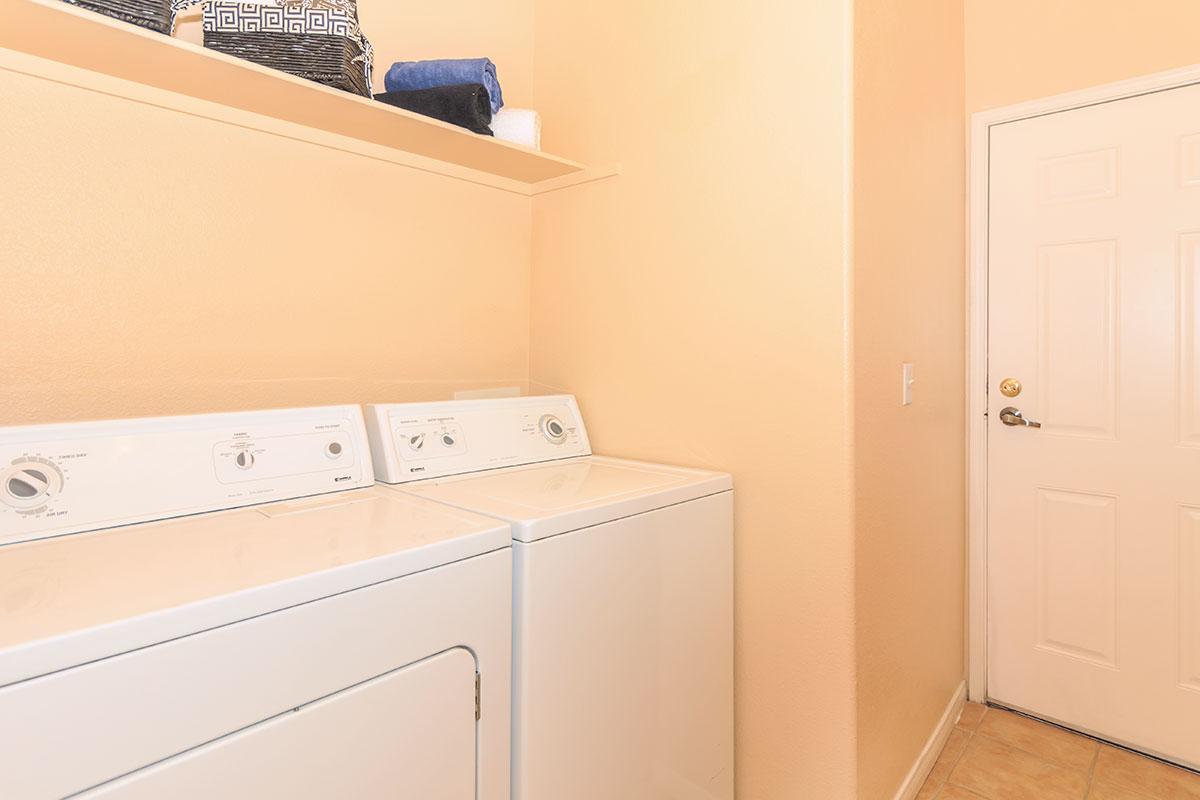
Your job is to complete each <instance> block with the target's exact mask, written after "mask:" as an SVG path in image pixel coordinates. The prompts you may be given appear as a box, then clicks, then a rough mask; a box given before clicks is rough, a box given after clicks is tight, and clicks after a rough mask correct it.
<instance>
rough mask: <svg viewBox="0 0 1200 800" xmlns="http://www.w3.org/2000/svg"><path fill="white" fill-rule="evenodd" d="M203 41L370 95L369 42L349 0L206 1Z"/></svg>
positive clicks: (268, 64) (290, 71)
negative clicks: (359, 25) (360, 27)
mask: <svg viewBox="0 0 1200 800" xmlns="http://www.w3.org/2000/svg"><path fill="white" fill-rule="evenodd" d="M204 46H205V47H209V48H212V49H213V50H217V51H219V52H222V53H226V54H228V55H231V56H237V57H238V58H244V59H246V60H248V61H253V62H254V63H256V64H262V65H263V66H264V67H270V68H272V69H277V70H280V71H282V72H286V73H288V74H291V75H295V76H297V77H300V78H307V79H308V80H311V81H316V82H317V83H323V84H325V85H326V86H332V87H334V88H335V89H342V90H343V91H347V92H354V93H355V94H360V95H363V96H364V97H370V96H371V56H372V53H371V43H370V42H369V41H367V38H366V37H365V36H363V33H362V31H361V30H360V29H359V27H358V13H357V9H356V8H355V5H354V3H353V2H351V0H270V2H230V1H229V0H205V2H204Z"/></svg>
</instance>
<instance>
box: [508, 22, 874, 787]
mask: <svg viewBox="0 0 1200 800" xmlns="http://www.w3.org/2000/svg"><path fill="white" fill-rule="evenodd" d="M535 19H536V25H537V32H536V37H535V39H536V45H537V50H536V58H535V63H534V67H535V92H534V94H535V101H536V105H537V107H538V108H539V110H540V111H541V112H542V113H543V115H544V119H545V128H544V131H545V134H544V136H545V145H546V147H547V148H548V149H550V150H552V151H556V152H566V153H570V154H571V155H572V156H573V157H576V158H579V159H581V160H583V161H585V162H586V163H592V164H596V165H604V164H610V163H619V164H620V166H621V174H620V176H619V177H616V178H611V179H607V180H603V181H599V182H596V183H593V184H589V185H586V186H582V187H577V188H574V189H570V190H565V191H559V192H555V193H551V194H546V195H541V196H539V197H537V198H536V199H535V201H534V245H533V254H534V261H533V302H532V311H533V321H532V351H531V352H532V360H531V381H532V384H533V389H534V390H543V391H569V392H575V393H577V394H578V396H579V398H580V400H581V402H582V404H583V411H584V414H585V415H586V416H587V419H588V430H589V433H590V434H591V436H592V440H593V444H594V446H595V447H596V449H597V450H598V451H599V452H603V453H611V454H620V455H624V456H631V457H635V458H646V459H653V460H660V461H666V462H674V463H682V464H689V465H696V466H702V467H713V468H717V469H722V470H728V471H730V472H732V473H733V476H734V485H735V487H736V499H735V506H736V579H737V590H736V602H737V610H736V618H737V631H736V646H737V663H736V675H737V788H738V797H739V798H740V800H780V799H781V798H830V800H843V799H844V798H851V797H853V796H854V789H853V785H854V778H855V770H854V718H855V715H854V659H853V620H852V611H853V609H852V600H853V588H852V577H853V564H852V560H851V558H852V539H851V528H850V526H851V520H850V500H851V497H850V463H849V442H850V421H849V402H850V397H849V373H848V362H847V355H848V354H847V307H846V301H847V292H848V289H849V274H848V269H847V248H846V241H845V235H846V225H845V220H844V202H845V200H846V193H845V188H844V180H845V177H846V174H847V173H846V161H847V155H848V154H847V152H846V150H847V141H848V140H847V134H848V130H847V124H846V117H847V111H848V108H847V105H848V100H847V97H848V94H847V92H848V88H849V86H848V69H847V68H848V64H847V63H846V59H847V56H848V50H847V47H846V44H847V41H848V36H849V27H848V25H849V23H848V16H847V8H846V7H845V4H843V3H790V4H787V3H777V2H768V1H767V0H752V1H751V2H748V3H742V4H734V3H689V4H683V3H678V2H672V3H648V2H645V0H614V1H613V2H609V3H603V4H592V3H563V2H559V0H541V1H540V2H539V3H538V5H537V9H536V17H535Z"/></svg>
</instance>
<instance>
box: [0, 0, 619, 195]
mask: <svg viewBox="0 0 1200 800" xmlns="http://www.w3.org/2000/svg"><path fill="white" fill-rule="evenodd" d="M0 47H2V48H6V49H8V50H14V51H18V52H21V53H26V54H28V55H31V56H35V57H37V58H41V59H46V60H48V61H53V62H57V63H60V64H66V65H68V66H71V67H76V68H79V69H83V70H88V71H90V72H94V73H98V74H100V75H106V76H111V77H113V78H118V79H121V80H124V81H130V82H133V83H137V84H141V85H143V86H148V87H151V88H153V89H160V90H164V91H167V92H172V93H175V94H178V95H182V96H184V97H188V98H195V99H197V100H203V101H206V102H208V103H214V104H217V105H219V106H225V107H228V108H232V109H238V110H240V111H245V112H250V113H252V114H256V115H262V116H265V117H267V118H270V119H273V120H279V121H283V122H288V123H294V124H297V125H302V126H305V127H307V128H312V129H315V130H317V131H321V132H325V133H329V134H334V135H336V136H339V137H347V138H348V139H350V140H356V141H358V142H361V143H364V144H366V145H368V146H373V147H371V149H372V150H374V149H375V148H378V147H382V148H386V149H387V150H388V151H393V152H394V153H396V154H397V155H405V154H407V155H409V156H417V157H419V158H420V159H422V160H424V159H431V160H432V161H433V162H438V163H441V164H445V165H448V166H449V167H450V169H448V170H445V171H446V172H447V174H452V175H454V174H456V170H457V171H458V172H459V173H461V174H460V177H473V178H475V179H476V180H479V179H480V178H482V179H483V180H482V182H492V181H489V180H488V176H491V177H493V178H495V179H496V180H495V181H494V183H495V184H496V185H497V186H500V187H501V188H506V189H509V190H517V191H522V190H523V193H530V194H533V193H537V192H538V191H539V188H538V184H541V183H543V182H548V183H546V184H544V185H546V186H547V187H555V188H558V187H560V186H563V185H569V184H571V183H574V182H575V181H576V180H579V181H587V180H589V179H594V176H595V175H596V173H595V172H594V171H592V170H587V169H586V168H585V167H584V166H583V165H582V164H577V163H575V162H573V161H569V160H567V159H565V158H559V157H558V156H553V155H550V154H548V153H542V152H539V151H536V150H533V149H530V148H527V147H521V146H519V145H514V144H510V143H508V142H502V141H498V140H496V139H493V138H491V137H489V136H480V135H478V134H474V133H471V132H470V131H467V130H464V129H462V128H459V127H456V126H454V125H450V124H447V123H444V122H441V121H439V120H435V119H432V118H430V117H425V116H422V115H420V114H414V113H411V112H408V111H404V110H403V109H399V108H395V107H393V106H389V105H386V104H384V103H380V102H377V101H374V100H370V99H367V98H364V97H359V96H357V95H353V94H349V93H347V92H342V91H338V90H336V89H330V88H328V87H325V86H321V85H319V84H316V83H313V82H311V81H307V80H303V79H301V78H296V77H293V76H291V75H287V74H285V73H282V72H278V71H276V70H272V69H267V68H265V67H261V66H259V65H257V64H254V63H252V62H250V61H245V60H242V59H238V58H233V57H230V56H227V55H224V54H222V53H217V52H214V51H212V50H207V49H205V48H203V47H200V46H197V45H195V44H192V43H190V42H184V41H180V40H178V39H173V38H171V37H168V36H163V35H162V34H158V33H154V32H152V31H145V30H142V29H140V28H138V27H136V26H133V25H129V24H126V23H124V22H121V21H119V20H114V19H110V18H108V17H104V16H101V15H99V14H94V13H92V12H90V11H85V10H83V9H80V8H76V7H75V6H71V5H68V4H66V3H63V2H61V0H0ZM401 160H402V159H401ZM438 171H442V170H438ZM607 174H611V173H607Z"/></svg>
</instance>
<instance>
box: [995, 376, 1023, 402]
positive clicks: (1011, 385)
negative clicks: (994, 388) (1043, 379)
mask: <svg viewBox="0 0 1200 800" xmlns="http://www.w3.org/2000/svg"><path fill="white" fill-rule="evenodd" d="M1020 393H1021V382H1020V381H1019V380H1017V379H1016V378H1005V379H1004V380H1002V381H1000V394H1002V395H1004V396H1005V397H1016V396H1017V395H1019V394H1020Z"/></svg>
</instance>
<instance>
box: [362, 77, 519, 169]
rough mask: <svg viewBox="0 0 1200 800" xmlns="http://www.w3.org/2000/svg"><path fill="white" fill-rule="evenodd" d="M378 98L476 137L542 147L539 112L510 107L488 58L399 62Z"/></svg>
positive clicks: (386, 78)
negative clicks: (464, 130)
mask: <svg viewBox="0 0 1200 800" xmlns="http://www.w3.org/2000/svg"><path fill="white" fill-rule="evenodd" d="M384 87H385V88H386V89H387V91H386V92H384V93H383V94H377V95H375V99H376V100H379V101H381V102H384V103H388V104H389V105H393V106H398V107H400V108H403V109H406V110H408V111H414V112H416V113H418V114H424V115H425V116H428V117H433V118H435V119H440V120H442V121H443V122H449V123H451V124H453V125H458V126H460V127H463V128H466V129H467V130H469V131H474V132H475V133H482V134H484V135H487V136H493V135H494V136H495V137H496V138H498V139H503V140H505V141H510V142H516V143H517V144H523V145H526V146H528V147H534V148H538V149H540V148H541V121H540V120H539V119H538V115H537V112H534V111H529V110H526V109H505V110H501V107H502V106H503V105H504V94H503V93H502V92H501V90H500V81H499V80H497V78H496V65H495V64H493V63H492V62H491V59H487V58H459V59H442V60H437V61H398V62H396V63H395V64H393V65H392V67H391V69H389V70H388V71H387V76H386V77H385V78H384Z"/></svg>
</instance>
